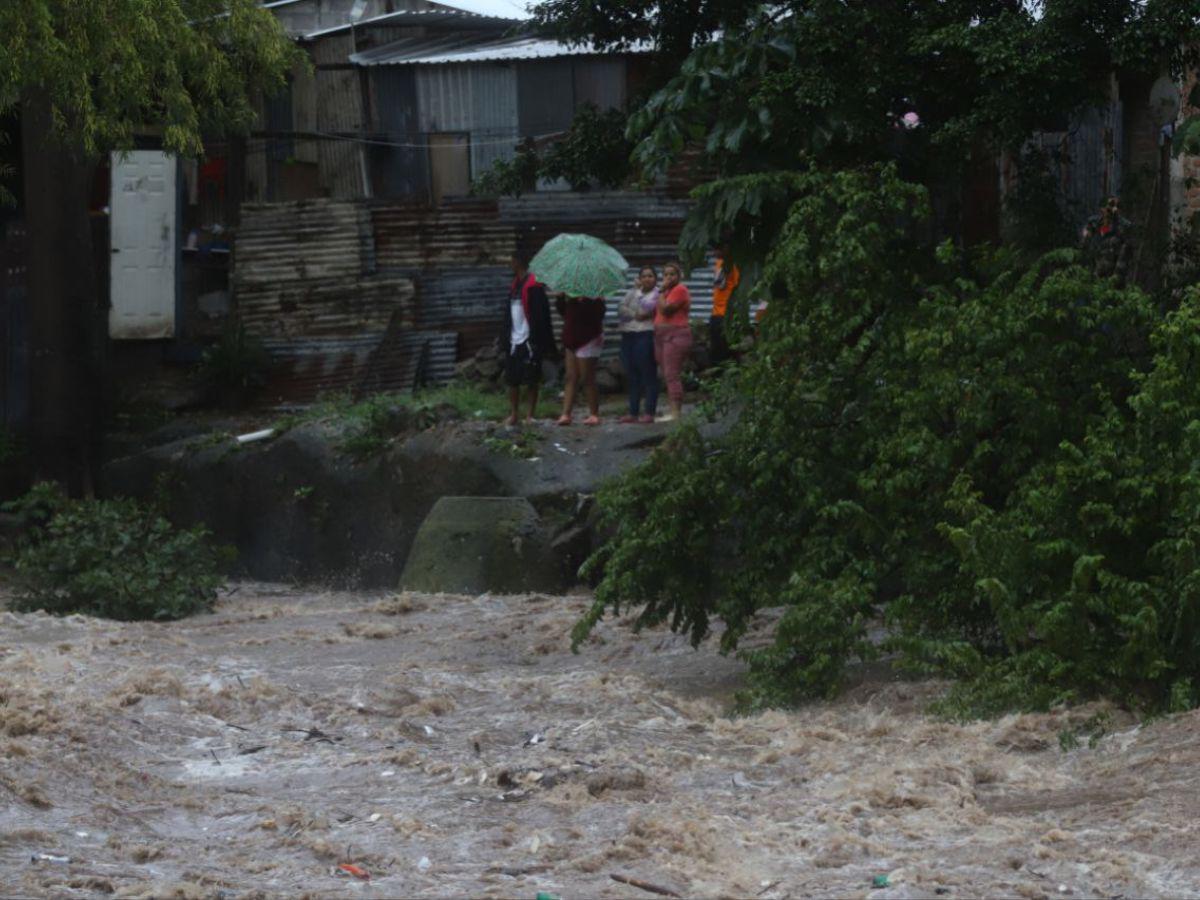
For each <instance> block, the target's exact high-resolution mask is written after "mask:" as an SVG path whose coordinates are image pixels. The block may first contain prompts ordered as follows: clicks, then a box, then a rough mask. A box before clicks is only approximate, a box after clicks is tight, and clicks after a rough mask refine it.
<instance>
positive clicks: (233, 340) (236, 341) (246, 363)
mask: <svg viewBox="0 0 1200 900" xmlns="http://www.w3.org/2000/svg"><path fill="white" fill-rule="evenodd" d="M270 368H271V355H270V353H268V352H267V349H266V347H264V346H263V343H262V341H260V340H259V339H258V338H256V337H255V336H254V335H251V334H247V333H246V329H245V328H244V327H243V326H242V325H241V324H240V323H239V324H237V325H233V326H231V327H229V328H227V329H225V331H224V332H223V333H222V334H221V338H220V340H218V341H217V343H215V344H213V345H212V346H211V347H209V348H208V349H207V350H205V351H204V355H203V356H202V357H201V361H200V374H201V377H202V378H203V380H204V382H205V383H206V384H207V385H208V386H209V388H211V389H212V390H213V391H214V392H215V393H216V394H217V396H218V397H219V398H220V400H221V402H223V403H231V404H233V405H238V404H240V403H242V402H244V401H245V400H246V399H247V398H248V397H249V395H250V394H251V393H252V392H253V391H254V390H255V389H257V388H260V387H262V386H263V384H265V383H266V378H267V373H268V372H269V371H270Z"/></svg>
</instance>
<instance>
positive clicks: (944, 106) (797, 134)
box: [542, 0, 1200, 319]
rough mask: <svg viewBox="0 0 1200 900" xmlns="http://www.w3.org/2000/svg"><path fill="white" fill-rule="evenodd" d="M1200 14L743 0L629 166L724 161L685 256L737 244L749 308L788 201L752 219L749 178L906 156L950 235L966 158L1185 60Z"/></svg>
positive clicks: (740, 299)
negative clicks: (1121, 78)
mask: <svg viewBox="0 0 1200 900" xmlns="http://www.w3.org/2000/svg"><path fill="white" fill-rule="evenodd" d="M580 6H582V5H580ZM600 6H601V7H602V8H603V9H604V10H605V11H608V10H609V9H610V8H611V6H612V4H601V5H600ZM690 6H691V4H683V3H669V4H667V6H666V7H664V9H665V10H675V9H679V8H685V9H686V8H689V7H690ZM576 7H577V4H575V3H574V2H573V0H563V2H562V3H561V4H554V3H549V4H545V5H544V6H543V8H542V9H543V13H542V15H543V16H545V17H550V18H553V17H554V16H555V15H556V14H557V13H559V12H561V13H562V15H563V16H564V18H563V27H565V28H568V29H577V28H579V27H581V26H582V25H583V24H584V23H586V22H589V21H590V20H589V18H588V16H587V15H586V14H585V12H584V11H582V10H581V9H578V8H576ZM597 14H598V13H597ZM1198 22H1200V19H1198V18H1197V16H1196V8H1195V4H1194V3H1190V2H1189V3H1176V2H1170V0H1150V2H1140V0H1101V2H1094V0H1056V2H1054V3H1042V2H1012V0H903V2H895V3H870V4H847V3H844V2H841V0H794V2H790V3H784V4H776V5H771V6H767V7H762V8H755V7H747V8H746V9H745V10H744V15H740V16H736V15H730V16H727V17H725V18H723V19H722V25H723V28H724V31H723V33H722V34H721V35H720V36H719V37H717V38H715V39H713V40H710V41H707V42H700V43H699V44H698V45H697V46H696V48H695V49H694V50H693V52H691V53H690V54H688V55H687V56H686V57H683V56H680V57H678V59H679V63H680V64H679V67H678V72H677V74H676V75H675V76H674V77H673V78H671V79H670V80H669V81H668V82H667V83H666V84H665V86H664V87H663V88H662V89H661V90H659V91H658V92H657V93H655V94H654V95H653V96H652V97H651V98H650V99H649V101H648V102H647V103H645V104H644V105H643V106H642V107H641V108H640V109H639V110H637V111H636V112H635V113H634V115H633V116H632V117H631V120H630V128H629V135H630V137H631V138H632V139H634V140H635V141H636V148H635V152H634V162H635V165H636V166H637V167H639V169H640V170H641V171H642V174H643V175H644V176H647V177H653V176H655V175H657V174H659V173H661V172H663V171H665V170H666V169H667V168H668V167H669V166H671V165H673V164H676V163H678V162H679V161H680V159H681V156H682V155H683V154H684V152H685V151H687V150H695V151H697V152H698V153H699V157H698V158H695V159H689V164H690V165H692V166H693V167H708V168H711V169H713V170H714V171H715V172H716V173H717V175H718V176H719V177H718V179H717V180H716V181H715V182H713V183H711V184H707V185H704V186H703V188H702V189H701V199H702V200H703V201H704V202H702V203H701V204H699V205H697V206H696V207H695V208H693V210H692V211H691V213H690V214H689V222H688V230H687V232H686V234H685V237H684V239H683V241H682V242H681V250H682V252H683V255H684V257H685V261H686V262H688V263H690V264H696V263H698V262H699V261H700V259H702V258H703V255H704V253H705V252H706V251H707V250H709V249H710V248H711V246H712V245H713V244H714V243H717V242H724V243H727V244H728V245H729V247H730V251H731V252H730V257H731V261H732V262H733V263H735V264H737V265H738V266H739V267H740V268H741V270H742V282H741V285H740V286H739V289H738V291H737V292H736V294H735V297H734V301H735V305H740V306H741V310H740V311H739V315H738V316H736V317H735V318H738V319H741V318H742V316H741V315H740V312H744V311H745V306H744V304H745V303H746V302H747V300H748V298H749V297H750V295H751V294H752V293H753V292H754V286H755V282H756V280H757V277H758V274H759V272H760V271H761V266H762V263H763V260H764V258H765V255H766V253H767V251H768V249H769V248H770V247H771V246H772V243H773V239H774V236H775V235H776V234H777V227H778V222H777V217H778V215H779V214H780V213H781V211H786V210H787V209H788V208H789V205H790V203H789V197H788V196H786V195H785V196H782V197H776V198H775V199H776V200H777V201H778V202H771V203H764V205H763V207H762V215H761V216H760V214H759V209H758V207H757V206H756V205H755V204H756V202H757V195H756V193H755V192H754V191H747V190H746V189H745V188H746V186H745V184H744V183H743V182H742V181H739V179H745V178H750V179H759V178H769V177H770V176H772V175H776V174H783V175H784V176H786V173H788V172H792V171H795V170H797V169H801V168H804V167H806V166H810V165H815V166H817V167H821V168H827V169H844V168H854V167H858V166H861V165H865V164H870V163H877V162H883V161H896V162H897V163H898V164H899V165H900V172H901V174H902V175H903V177H904V178H906V179H907V180H909V181H913V182H916V183H920V184H924V185H926V186H927V187H928V188H929V189H930V190H931V191H932V193H933V199H934V200H935V201H936V202H935V203H934V207H935V210H936V216H935V218H934V219H933V220H932V221H931V222H930V223H929V225H928V227H929V228H930V230H933V231H939V232H941V233H942V234H949V235H954V234H956V233H957V230H958V227H959V226H958V223H959V221H960V214H961V200H960V194H959V185H960V179H961V176H962V173H964V172H965V171H966V170H967V167H968V166H970V165H972V164H973V161H975V160H977V159H979V158H980V157H987V156H988V155H990V154H993V153H994V152H995V151H996V150H998V149H1001V148H1003V149H1009V150H1015V149H1018V148H1020V147H1021V146H1022V145H1024V143H1025V141H1026V140H1027V139H1028V137H1029V136H1030V135H1031V134H1033V133H1034V132H1036V131H1037V130H1039V129H1042V128H1045V127H1047V126H1052V127H1061V126H1062V123H1063V122H1065V121H1066V120H1067V119H1068V117H1069V116H1070V115H1072V114H1073V113H1076V112H1078V111H1080V110H1081V109H1084V108H1087V107H1088V106H1091V105H1094V104H1097V103H1100V102H1103V101H1104V100H1105V99H1106V94H1105V92H1106V91H1107V90H1108V85H1109V84H1110V76H1111V73H1112V72H1114V71H1118V70H1121V71H1128V72H1150V73H1155V72H1158V71H1160V68H1161V66H1163V65H1164V64H1167V65H1168V66H1169V67H1170V69H1171V70H1172V71H1173V72H1175V73H1176V74H1178V73H1179V72H1181V71H1183V69H1184V68H1185V67H1186V66H1187V65H1189V64H1191V63H1194V62H1195V60H1196V53H1197V48H1198V47H1200V42H1198V41H1196V40H1195V38H1196V37H1197V36H1198V24H1197V23H1198ZM705 24H707V23H705ZM595 27H597V28H599V26H598V25H596V26H595ZM601 36H604V32H602V33H601ZM906 117H909V118H908V119H907V121H906ZM772 190H774V188H772ZM776 193H777V192H776ZM773 217H774V219H773Z"/></svg>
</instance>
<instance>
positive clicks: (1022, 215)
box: [1004, 146, 1095, 253]
mask: <svg viewBox="0 0 1200 900" xmlns="http://www.w3.org/2000/svg"><path fill="white" fill-rule="evenodd" d="M1055 163H1056V160H1055V159H1054V158H1053V156H1052V154H1051V153H1049V152H1048V151H1046V150H1045V149H1043V148H1041V147H1038V146H1031V147H1025V148H1023V149H1022V152H1021V153H1020V155H1019V156H1018V158H1017V177H1016V182H1015V184H1014V185H1013V187H1012V189H1011V190H1009V191H1008V192H1006V194H1005V197H1004V219H1005V222H1004V224H1005V226H1006V227H1005V229H1004V231H1005V238H1006V240H1007V242H1008V243H1009V244H1011V245H1013V246H1014V247H1018V248H1020V249H1022V250H1024V251H1028V252H1030V253H1045V252H1046V251H1048V250H1051V249H1053V248H1055V247H1063V246H1069V245H1070V244H1072V243H1074V242H1075V241H1076V235H1075V233H1074V229H1073V228H1072V226H1071V223H1070V221H1069V220H1068V218H1067V212H1068V210H1067V209H1066V205H1065V204H1066V198H1065V197H1064V195H1063V190H1062V187H1061V185H1060V182H1059V178H1058V173H1057V171H1056V168H1055ZM1084 212H1085V213H1086V214H1087V215H1092V214H1093V213H1094V212H1095V210H1085V211H1084Z"/></svg>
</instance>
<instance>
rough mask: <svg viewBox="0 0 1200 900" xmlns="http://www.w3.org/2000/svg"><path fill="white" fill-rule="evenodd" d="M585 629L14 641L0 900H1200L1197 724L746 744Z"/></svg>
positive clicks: (328, 610) (729, 723) (9, 631)
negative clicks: (1090, 734) (1076, 744)
mask: <svg viewBox="0 0 1200 900" xmlns="http://www.w3.org/2000/svg"><path fill="white" fill-rule="evenodd" d="M585 603H586V600H585V599H584V598H579V597H576V598H561V597H559V598H551V597H490V596H483V597H476V598H470V597H429V596H419V595H403V596H400V597H395V596H387V595H383V594H374V595H368V594H339V593H326V594H313V593H306V592H302V591H299V590H292V589H285V588H279V587H272V586H268V585H262V584H242V585H240V586H238V587H237V588H236V589H235V591H234V592H233V593H232V594H231V595H230V596H228V597H226V598H225V599H224V600H223V601H222V603H221V606H220V608H219V610H218V612H217V613H216V614H214V615H211V616H204V617H199V618H195V619H192V620H190V621H186V622H181V623H175V624H163V625H155V624H134V625H123V624H118V623H110V622H101V621H96V620H90V619H83V618H72V619H67V620H56V619H51V618H48V617H45V616H41V615H13V614H10V613H0V618H2V621H0V627H2V629H3V630H2V632H0V758H2V759H3V766H2V768H0V798H2V802H0V895H4V896H17V895H22V896H89V895H94V896H102V895H107V894H110V893H113V892H115V893H117V894H118V895H122V896H181V897H208V896H220V897H236V896H253V895H267V896H285V895H286V896H298V895H301V894H304V893H308V894H309V895H311V896H314V897H316V896H321V897H330V896H343V897H345V896H349V897H398V896H428V897H452V896H463V895H468V894H470V895H483V896H498V897H499V896H502V897H528V898H530V900H532V898H533V897H534V895H535V894H536V893H537V892H538V891H550V892H553V893H557V894H561V895H562V896H563V897H641V898H646V897H651V896H653V895H652V894H648V893H646V892H644V891H642V890H639V889H638V888H635V887H631V886H629V885H626V884H621V883H618V882H616V881H614V880H612V878H611V875H613V874H617V875H621V876H626V877H630V878H635V879H642V880H644V881H647V882H651V883H654V884H656V885H659V886H663V887H667V888H670V889H673V890H675V891H676V892H678V893H680V894H683V895H687V896H756V895H757V896H761V897H765V898H772V897H785V896H813V895H820V896H828V895H837V896H865V895H871V896H874V897H889V896H892V897H895V896H947V897H967V896H996V895H1005V896H1030V897H1033V896H1045V895H1051V896H1062V895H1064V894H1065V895H1074V896H1117V895H1124V896H1129V897H1134V896H1185V895H1191V896H1195V895H1197V893H1198V892H1200V852H1198V851H1200V841H1198V833H1200V826H1198V825H1197V823H1196V810H1197V808H1198V803H1197V801H1200V796H1198V793H1200V792H1198V791H1197V785H1198V784H1200V768H1198V766H1197V763H1200V743H1198V742H1197V740H1196V738H1197V736H1198V735H1200V716H1197V715H1188V716H1182V717H1178V718H1175V719H1171V720H1164V721H1159V722H1156V723H1152V724H1150V725H1148V726H1144V727H1141V728H1137V727H1134V726H1133V725H1132V724H1130V723H1127V722H1120V721H1119V720H1118V730H1117V731H1116V733H1114V734H1111V735H1109V736H1107V737H1105V738H1104V739H1102V740H1101V741H1100V742H1099V744H1098V745H1097V746H1096V747H1095V748H1089V747H1087V746H1086V745H1084V746H1082V747H1080V748H1079V749H1076V750H1073V751H1071V752H1067V753H1064V752H1063V751H1062V750H1060V749H1059V746H1058V737H1057V736H1058V733H1059V732H1060V731H1061V730H1063V729H1064V728H1066V727H1068V726H1069V725H1070V724H1071V723H1072V722H1073V721H1074V722H1078V721H1080V720H1082V719H1083V718H1086V717H1087V716H1088V715H1089V714H1090V711H1088V710H1078V711H1075V712H1072V713H1069V714H1067V713H1058V714H1053V715H1045V716H1022V717H1010V718H1007V719H1003V720H1000V721H996V722H989V723H981V724H975V725H970V726H959V725H952V724H947V723H944V722H939V721H936V720H932V719H930V718H927V717H925V716H923V715H922V714H921V713H920V709H921V708H922V706H923V704H924V702H925V701H926V700H927V698H928V697H929V696H931V693H932V692H933V691H935V690H936V686H933V685H914V684H902V683H890V684H877V685H874V686H863V687H860V688H858V689H856V690H855V691H853V692H852V693H851V694H850V695H849V696H847V697H845V698H843V699H841V700H839V701H838V702H836V703H832V704H827V705H819V706H813V707H809V708H807V709H804V710H801V711H797V712H787V713H783V712H773V713H767V714H764V715H759V716H754V717H749V718H740V719H734V718H729V717H727V715H726V708H727V707H726V704H727V700H728V697H729V694H730V691H731V690H732V689H734V688H735V687H736V685H737V683H738V679H739V676H740V672H739V668H738V666H737V664H736V663H735V662H733V661H730V660H727V659H722V658H721V657H719V656H717V655H715V654H714V653H713V652H712V651H711V650H707V649H706V650H701V651H699V652H695V651H692V650H691V649H690V648H689V647H687V645H686V643H685V642H683V641H682V640H680V639H679V638H677V637H674V636H672V635H670V634H668V633H663V632H653V633H646V634H642V635H633V634H631V633H630V632H629V631H628V629H627V628H625V627H624V626H622V625H621V624H620V623H607V624H605V625H604V626H603V627H602V628H601V629H600V630H599V632H598V636H597V639H596V640H595V642H594V643H593V644H592V645H591V646H589V647H588V648H587V649H586V650H585V652H584V653H582V654H581V655H578V656H575V655H572V654H571V653H570V652H569V649H568V646H567V638H566V632H567V630H568V628H569V625H570V623H571V622H572V621H573V620H574V618H575V617H576V616H577V615H578V614H579V612H580V611H581V609H582V608H583V606H584V604H585ZM41 853H44V854H48V855H52V856H69V857H70V859H71V861H70V862H69V863H65V862H54V861H38V862H31V856H36V855H37V854H41ZM339 863H354V864H356V865H358V866H360V867H362V869H364V870H366V871H368V872H369V873H370V875H371V880H370V882H362V881H358V880H355V879H354V878H353V877H349V876H339V875H336V874H333V871H334V868H335V867H336V866H337V865H338V864H339ZM882 874H889V875H890V881H891V886H890V887H888V888H883V889H879V890H872V888H871V883H872V879H873V878H874V877H875V876H877V875H882Z"/></svg>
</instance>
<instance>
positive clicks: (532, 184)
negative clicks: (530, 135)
mask: <svg viewBox="0 0 1200 900" xmlns="http://www.w3.org/2000/svg"><path fill="white" fill-rule="evenodd" d="M540 166H541V159H540V157H539V156H538V154H537V151H536V150H535V149H534V147H533V146H532V144H523V145H522V146H520V147H518V148H517V152H516V153H515V154H514V155H513V158H512V159H498V160H496V161H495V162H494V163H492V165H491V166H490V167H489V168H487V169H485V170H484V171H483V172H482V173H480V175H479V177H477V178H476V179H474V180H473V181H472V182H471V193H473V194H477V195H479V196H482V197H520V196H521V195H522V194H524V193H528V192H529V191H532V190H534V189H535V188H536V187H537V180H538V169H539V167H540Z"/></svg>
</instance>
